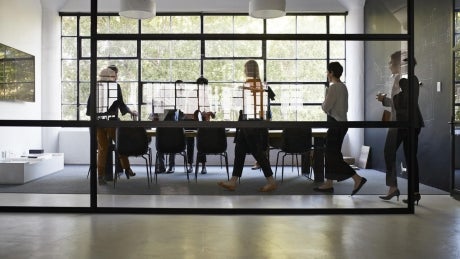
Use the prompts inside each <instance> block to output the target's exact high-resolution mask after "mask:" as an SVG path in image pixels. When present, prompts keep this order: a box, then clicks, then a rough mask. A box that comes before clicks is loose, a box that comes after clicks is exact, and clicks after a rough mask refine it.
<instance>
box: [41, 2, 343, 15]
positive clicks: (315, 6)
mask: <svg viewBox="0 0 460 259" xmlns="http://www.w3.org/2000/svg"><path fill="white" fill-rule="evenodd" d="M41 1H42V4H44V5H47V7H51V8H53V9H57V10H58V11H61V12H90V3H91V0H41ZM343 1H344V0H286V11H287V12H288V13H289V12H345V11H347V9H346V8H345V7H344V6H343V5H342V4H341V3H340V2H343ZM347 1H348V0H347ZM156 3H157V12H205V13H206V12H221V13H247V12H248V9H249V0H156ZM50 5H51V6H50ZM119 6H120V0H99V1H98V9H99V12H118V10H119Z"/></svg>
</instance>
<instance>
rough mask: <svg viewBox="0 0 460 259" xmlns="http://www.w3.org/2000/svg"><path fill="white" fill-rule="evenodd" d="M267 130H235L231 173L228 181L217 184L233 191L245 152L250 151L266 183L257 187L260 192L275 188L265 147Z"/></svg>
mask: <svg viewBox="0 0 460 259" xmlns="http://www.w3.org/2000/svg"><path fill="white" fill-rule="evenodd" d="M267 140H268V130H267V129H261V128H243V129H239V130H238V131H237V135H236V137H235V160H234V162H233V173H232V178H231V179H230V181H227V182H219V183H218V185H219V186H221V187H223V188H225V189H227V190H230V191H234V190H235V189H236V182H237V181H238V179H239V178H240V177H241V175H242V173H243V168H244V161H245V159H246V154H247V153H250V154H251V155H252V156H253V157H254V158H255V159H256V161H258V163H259V165H260V167H261V168H262V171H263V173H264V176H265V178H266V179H267V184H266V185H264V186H263V187H261V188H260V189H259V191H261V192H271V191H274V190H276V187H277V186H276V181H275V179H274V178H273V171H272V168H271V166H270V161H269V160H268V158H267V156H266V153H265V147H266V146H267Z"/></svg>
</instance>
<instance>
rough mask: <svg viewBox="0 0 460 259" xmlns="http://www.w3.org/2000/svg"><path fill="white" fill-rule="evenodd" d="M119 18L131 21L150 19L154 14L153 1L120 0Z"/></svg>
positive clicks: (154, 6) (154, 5)
mask: <svg viewBox="0 0 460 259" xmlns="http://www.w3.org/2000/svg"><path fill="white" fill-rule="evenodd" d="M119 14H120V15H121V16H124V17H126V18H133V19H150V18H152V17H153V16H155V14H156V4H155V1H154V0H121V3H120V13H119Z"/></svg>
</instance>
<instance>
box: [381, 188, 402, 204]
mask: <svg viewBox="0 0 460 259" xmlns="http://www.w3.org/2000/svg"><path fill="white" fill-rule="evenodd" d="M400 194H401V193H400V192H399V189H396V190H395V191H393V192H392V193H390V194H388V195H386V196H379V198H380V199H382V200H385V201H389V200H391V199H392V198H393V197H395V196H396V200H397V201H399V195H400Z"/></svg>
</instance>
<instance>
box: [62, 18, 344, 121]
mask: <svg viewBox="0 0 460 259" xmlns="http://www.w3.org/2000/svg"><path fill="white" fill-rule="evenodd" d="M307 25H308V26H307ZM89 28H90V19H89V17H88V16H85V15H63V16H62V29H61V32H62V119H63V120H88V119H89V117H88V116H86V115H85V112H86V102H87V99H88V95H89V75H90V73H89V64H90V62H89V58H90V51H89V50H90V39H89ZM97 28H98V29H97V30H98V33H101V34H110V35H114V36H115V37H117V38H120V39H117V40H102V41H98V43H97V56H98V60H99V62H98V71H100V70H101V69H102V68H103V67H104V66H107V65H109V64H117V66H118V68H119V70H120V73H119V78H118V82H119V83H120V84H122V85H123V86H124V87H123V96H124V97H125V99H126V100H125V102H126V103H127V104H128V106H129V107H130V108H133V109H136V110H138V111H140V119H141V120H148V118H149V116H150V115H151V113H152V111H151V108H150V107H151V106H152V103H151V100H152V97H151V96H149V94H148V93H152V92H154V90H153V88H161V87H162V85H168V84H173V83H174V82H176V81H177V80H181V81H183V82H184V83H186V84H195V83H196V80H197V79H198V78H199V77H200V76H203V77H205V78H206V79H208V82H209V83H208V85H209V87H210V93H211V95H212V96H210V99H212V100H214V103H215V104H216V105H215V106H214V109H215V110H214V112H215V113H216V120H236V119H237V118H238V111H239V109H241V107H240V106H239V105H238V102H239V101H238V99H240V98H242V95H241V93H242V91H240V90H238V89H240V88H241V86H242V83H243V82H244V81H245V75H244V63H245V62H246V61H247V60H249V59H254V60H256V61H257V63H258V65H259V68H260V77H261V79H262V80H263V82H265V84H266V85H268V86H270V88H271V89H272V90H273V92H274V93H275V96H276V97H275V99H274V100H272V101H271V103H270V105H271V107H272V108H271V112H272V119H273V120H276V121H292V120H295V121H324V120H325V116H324V114H323V112H321V109H320V104H321V102H322V100H323V99H324V94H325V85H327V78H326V74H325V67H326V64H327V63H328V62H330V61H339V62H340V63H341V64H342V65H344V66H345V41H342V40H335V41H331V40H295V39H285V40H283V39H280V40H271V39H270V38H271V36H272V35H279V34H284V35H288V36H289V38H296V35H305V34H317V35H324V34H326V35H327V34H328V33H345V14H327V15H326V14H323V15H289V16H285V17H282V18H277V19H271V20H267V21H266V22H264V20H261V19H254V18H251V17H248V16H243V15H227V16H226V15H224V16H222V15H178V16H164V15H161V14H159V15H158V16H156V17H154V18H153V19H149V20H145V21H136V20H132V19H126V18H122V17H119V16H100V17H98V25H97ZM123 35H126V36H128V35H129V38H131V40H126V39H123ZM141 38H142V39H141ZM146 38H148V39H146ZM150 38H151V39H150ZM343 78H345V75H344V76H343ZM125 86H126V87H125ZM139 86H142V87H139ZM139 89H142V90H141V91H142V92H145V93H143V94H139ZM143 97H144V98H146V99H145V100H144V99H143ZM229 98H230V99H229ZM230 103H234V104H235V105H228V104H230Z"/></svg>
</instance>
